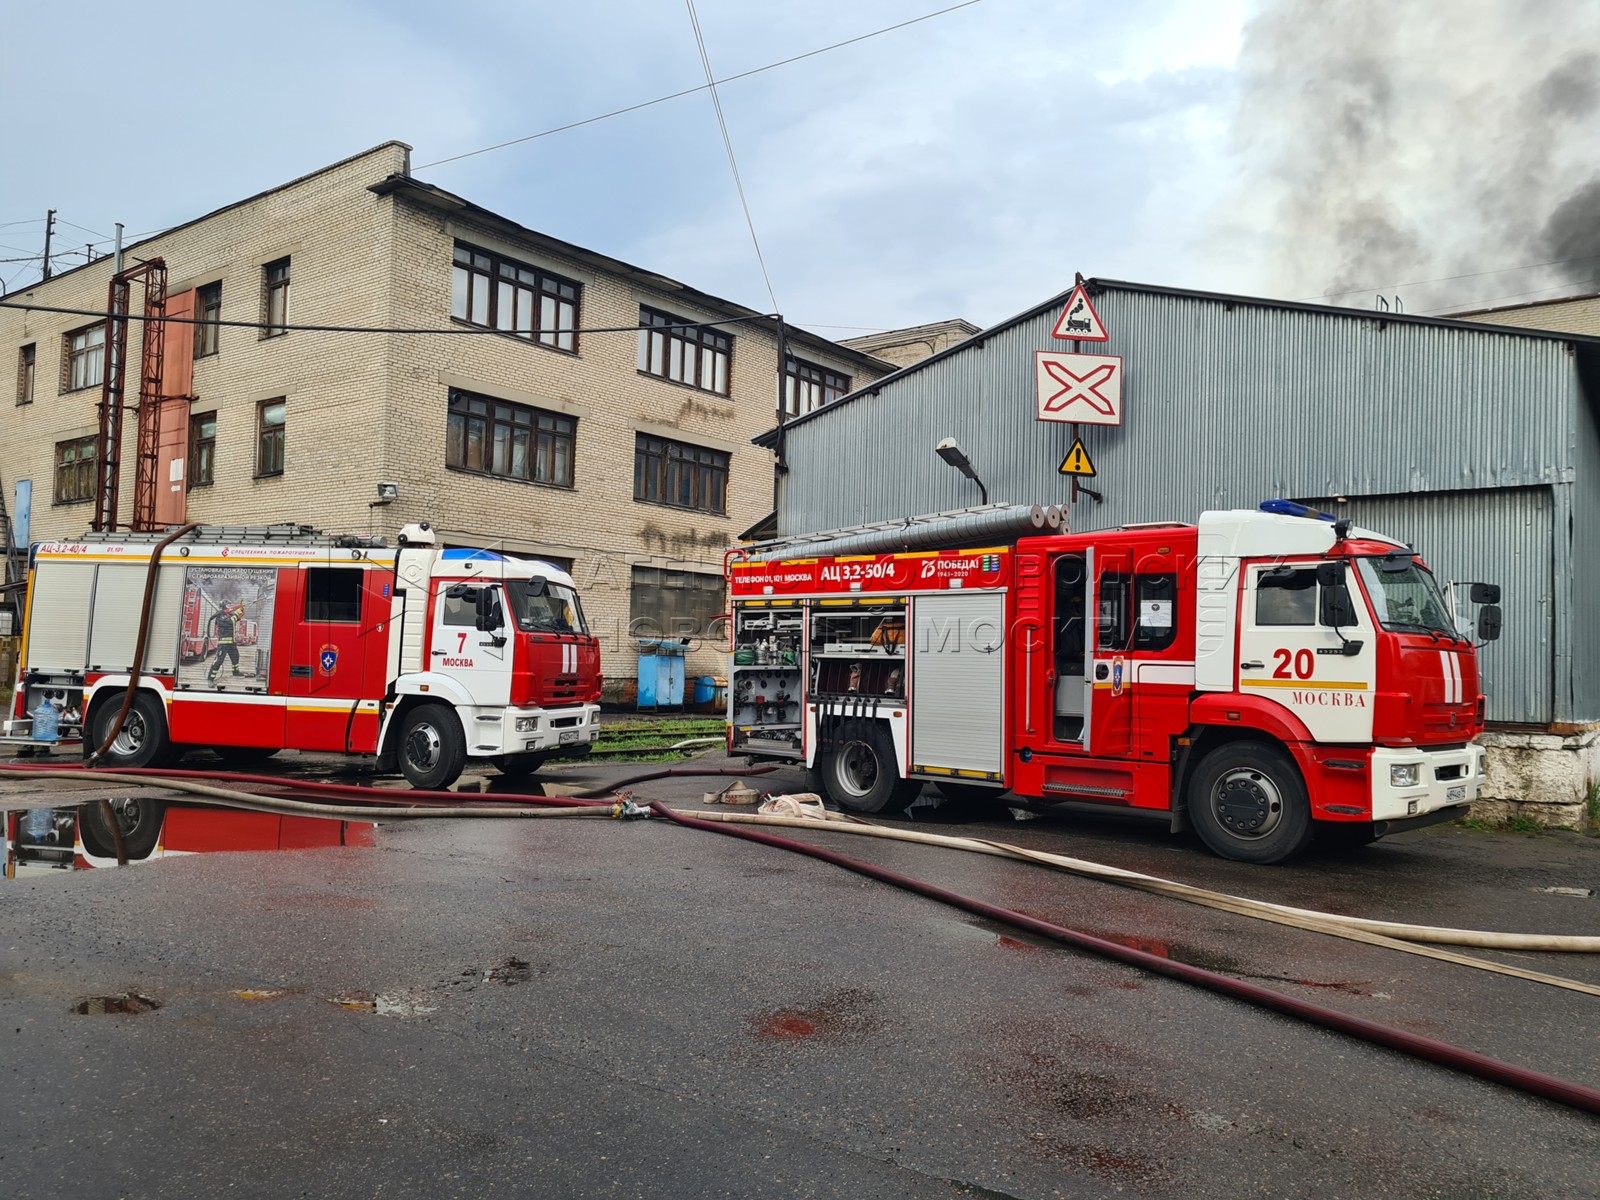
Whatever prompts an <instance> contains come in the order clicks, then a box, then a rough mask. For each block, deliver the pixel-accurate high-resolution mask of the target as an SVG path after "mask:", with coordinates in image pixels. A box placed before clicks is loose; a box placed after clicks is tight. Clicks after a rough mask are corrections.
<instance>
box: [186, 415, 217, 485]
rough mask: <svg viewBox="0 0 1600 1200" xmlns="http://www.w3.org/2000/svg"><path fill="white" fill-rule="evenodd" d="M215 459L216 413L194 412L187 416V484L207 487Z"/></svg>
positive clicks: (209, 483) (211, 476)
mask: <svg viewBox="0 0 1600 1200" xmlns="http://www.w3.org/2000/svg"><path fill="white" fill-rule="evenodd" d="M216 461H217V414H216V413H214V412H208V413H195V414H194V415H193V416H192V417H190V418H189V486H190V487H192V488H194V487H209V486H210V485H211V482H212V478H213V475H212V471H213V468H214V467H215V465H216Z"/></svg>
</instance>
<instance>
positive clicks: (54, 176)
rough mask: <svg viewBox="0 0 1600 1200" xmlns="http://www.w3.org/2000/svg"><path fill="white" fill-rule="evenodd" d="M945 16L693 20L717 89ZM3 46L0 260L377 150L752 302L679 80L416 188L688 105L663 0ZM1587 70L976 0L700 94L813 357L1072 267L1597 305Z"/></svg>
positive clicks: (985, 302)
mask: <svg viewBox="0 0 1600 1200" xmlns="http://www.w3.org/2000/svg"><path fill="white" fill-rule="evenodd" d="M951 3H954V0H866V2H865V3H860V2H858V3H853V4H843V3H834V2H830V0H696V12H697V13H698V17H699V23H700V27H701V30H702V32H703V35H704V39H705V47H706V53H707V55H708V56H709V59H710V63H711V66H712V68H713V70H714V72H715V74H716V76H717V77H718V78H719V79H721V78H725V77H727V76H730V75H735V74H738V73H741V72H745V71H749V70H751V69H753V68H759V67H762V66H765V65H766V64H769V63H773V62H776V61H778V60H781V59H785V58H790V57H792V56H795V55H798V54H804V53H806V52H809V51H812V50H817V49H820V48H822V47H825V46H828V45H830V44H832V43H835V42H840V41H843V40H845V39H849V38H855V37H859V36H861V35H863V34H869V33H872V32H873V31H875V30H879V29H883V28H885V27H888V26H892V25H896V24H898V23H900V22H904V21H908V20H911V19H912V18H916V17H920V16H924V15H926V14H929V13H933V12H936V11H937V10H939V9H941V8H944V7H948V5H949V4H951ZM1446 9H1448V17H1445V16H1443V15H1442V14H1444V12H1445V10H1446ZM1435 14H1441V15H1435ZM0 29H3V31H4V32H3V35H0V71H3V75H0V246H3V247H4V248H3V249H0V259H26V257H27V256H28V255H31V254H36V253H37V252H38V250H39V246H40V241H41V236H42V226H43V221H42V218H43V216H44V212H45V210H46V209H47V208H52V207H53V208H56V209H57V210H58V211H59V219H60V221H61V222H62V224H61V225H60V226H58V232H57V241H56V246H57V248H58V249H66V250H72V249H74V248H77V249H81V248H82V246H83V244H84V243H86V242H90V241H93V242H96V243H99V244H100V245H101V246H102V247H103V246H104V244H105V243H104V239H105V236H106V235H108V234H110V233H111V231H112V228H113V223H114V222H117V221H121V222H123V223H124V224H125V225H126V227H127V230H128V232H129V233H130V234H134V233H142V232H145V231H149V230H154V229H159V228H162V227H165V226H167V225H171V224H174V223H177V222H180V221H184V220H187V219H190V218H192V217H194V216H197V215H200V214H202V213H204V212H207V211H209V210H211V209H213V208H217V207H220V206H222V205H224V204H228V203H230V202H232V201H234V200H238V199H241V198H243V197H245V196H247V195H249V194H251V193H254V192H257V191H261V190H264V189H266V188H270V187H273V186H276V185H277V184H280V183H283V182H286V181H287V180H289V179H291V178H293V177H295V176H297V175H300V174H304V173H305V172H307V171H310V170H313V169H315V168H317V167H319V166H323V165H326V164H328V163H330V162H333V161H335V160H337V159H339V158H342V157H344V156H346V155H348V154H351V153H354V152H356V151H358V150H361V149H364V148H366V147H368V146H371V145H373V144H376V143H377V142H380V141H383V140H386V139H389V138H397V139H399V140H402V141H405V142H408V143H410V144H411V145H412V146H413V147H414V148H415V152H414V154H413V167H414V171H415V174H417V175H418V176H419V177H420V178H422V179H425V180H427V181H429V182H431V183H435V184H438V185H439V186H441V187H445V188H448V189H450V190H452V191H455V192H458V193H460V194H462V195H464V196H466V197H468V198H469V199H471V200H473V201H474V202H476V203H478V204H481V205H483V206H485V207H488V208H491V209H493V210H495V211H497V212H500V213H502V214H504V215H506V216H508V217H511V218H513V219H515V220H518V221H521V222H522V223H524V224H527V225H530V226H532V227H534V228H537V229H540V230H542V231H543V232H546V233H548V234H551V235H554V236H556V237H559V238H564V239H567V240H569V241H572V242H576V243H578V244H580V245H583V246H587V247H590V248H592V249H595V250H598V251H601V252H604V253H606V254H610V255H613V256H615V257H617V258H621V259H624V260H626V261H629V262H633V263H635V264H637V265H640V266H644V267H648V268H650V269H652V270H657V271H660V272H662V273H663V274H667V275H670V276H673V277H675V278H678V279H681V280H683V281H685V282H687V283H690V284H691V285H693V286H695V287H699V288H701V289H703V290H705V291H708V292H711V293H714V294H717V295H722V296H725V297H727V298H729V299H732V300H736V301H738V302H740V303H743V304H747V305H750V306H751V307H754V308H758V309H762V310H768V309H771V307H772V301H771V300H769V299H768V294H767V286H766V283H765V282H764V281H763V278H762V274H761V270H760V266H759V265H758V263H757V260H756V255H755V251H754V249H753V247H752V244H751V239H750V235H749V232H748V230H747V229H746V226H745V221H744V216H743V213H742V211H741V209H740V205H739V199H738V195H737V193H736V191H735V188H734V185H733V182H732V177H731V173H730V170H729V165H728V161H727V157H726V153H725V151H724V148H723V143H722V136H721V133H720V131H719V129H718V126H717V121H716V115H715V112H714V110H713V106H712V101H711V98H710V95H709V94H708V93H707V92H705V91H699V92H695V93H693V94H691V95H687V96H683V97H681V98H678V99H675V100H670V101H667V102H665V103H661V104H656V105H653V106H650V107H647V108H644V109H641V110H639V111H637V112H633V113H629V114H626V115H622V116H617V117H613V118H610V119H607V120H603V121H598V122H595V123H593V124H588V125H584V126H582V127H581V128H577V129H572V130H569V131H567V132H562V133H555V134H552V135H550V136H547V137H540V138H536V139H534V140H531V141H525V142H522V143H521V144H518V145H514V146H510V147H507V148H504V149H499V150H495V151H492V152H489V153H483V154H476V155H473V156H471V157H465V158H457V159H455V161H442V160H448V159H453V158H455V156H457V155H463V154H467V153H468V152H470V151H474V150H478V149H480V148H483V147H486V146H490V145H493V144H495V143H499V142H504V141H507V140H510V139H514V138H521V137H525V136H527V135H529V134H535V133H539V132H541V131H544V130H549V129H552V128H554V127H557V126H561V125H566V124H569V123H571V122H575V121H582V120H584V119H586V118H590V117H594V116H597V115H599V114H602V113H605V112H608V111H610V110H613V109H617V108H621V107H624V106H627V105H633V104H638V103H640V102H644V101H649V100H653V99H655V98H657V97H660V96H664V95H666V94H669V93H673V92H677V91H681V90H683V89H686V88H694V87H696V86H697V85H701V84H703V83H704V82H705V76H704V70H703V67H702V65H701V60H700V55H699V50H698V48H697V46H696V41H695V36H694V30H693V28H692V26H691V23H690V18H689V13H688V10H687V8H686V6H685V4H684V3H683V2H682V0H586V2H582V3H573V2H572V0H562V2H560V3H556V2H547V0H521V2H513V0H457V3H455V4H454V5H452V6H449V7H448V8H446V7H441V6H440V5H438V4H435V3H422V2H421V0H383V2H382V3H379V2H377V0H316V2H315V3H312V2H309V0H279V2H278V3H276V4H274V5H271V6H266V7H262V6H248V7H246V6H230V5H218V4H216V3H214V2H212V3H204V4H202V3H196V2H191V0H156V2H155V3H154V4H149V5H130V4H127V3H122V2H115V3H114V2H111V0H83V2H80V3H76V4H73V5H68V6H51V5H43V4H38V3H30V2H24V0H0ZM1596 51H1600V5H1591V4H1581V5H1580V4H1571V3H1564V2H1563V0H1452V3H1451V4H1449V5H1443V4H1437V5H1436V4H1432V3H1421V2H1420V0H1418V2H1417V3H1412V4H1392V3H1386V2H1382V0H1340V2H1339V3H1337V4H1332V3H1324V2H1318V0H1209V2H1207V3H1200V2H1198V0H1118V2H1115V3H1105V4H1101V5H1098V6H1092V5H1088V4H1084V3H1081V2H1079V3H1072V4H1068V3H1065V2H1058V0H980V2H978V3H975V4H970V5H967V6H963V7H960V8H959V9H957V10H955V11H951V12H946V13H944V14H942V15H939V16H936V17H933V18H932V19H929V20H926V21H922V22H919V23H917V24H913V25H910V26H908V27H905V28H901V29H898V30H894V31H892V32H888V33H884V34H883V35H882V36H877V37H871V38H868V39H866V40H864V41H861V42H858V43H856V44H854V45H849V46H845V47H843V48H840V49H835V50H831V51H828V52H827V53H823V54H820V55H817V56H815V57H811V58H807V59H805V60H804V61H801V62H796V63H793V64H791V65H787V66H781V67H778V68H776V69H773V70H770V71H765V72H762V73H760V74H756V75H753V76H750V77H748V78H744V79H739V80H735V81H731V82H728V83H726V84H725V85H723V86H721V87H720V88H719V89H718V91H719V95H720V97H721V100H722V107H723V111H724V113H725V115H726V119H727V124H728V131H729V135H730V137H731V139H732V143H733V147H734V150H735V152H736V155H737V160H738V164H739V170H740V174H741V177H742V179H743V183H744V187H745V191H746V194H747V196H748V200H749V206H750V211H751V216H752V219H753V221H754V225H755V230H756V233H757V235H758V236H759V238H760V242H761V246H762V250H763V252H764V254H765V258H766V264H767V268H768V272H769V274H770V277H771V282H772V288H773V291H774V292H775V294H776V298H777V306H778V308H779V310H781V311H782V312H783V313H784V314H785V315H786V316H788V317H789V318H790V319H791V320H793V321H795V322H797V323H799V324H803V325H807V326H809V327H811V328H815V329H817V330H818V331H819V332H823V333H827V334H830V335H832V336H835V337H847V336H850V335H851V334H852V333H853V332H862V331H866V330H871V329H879V328H885V327H894V326H900V325H911V324H920V323H923V322H927V321H935V320H941V319H944V318H948V317H956V316H961V317H966V318H967V319H969V320H972V321H975V322H978V323H979V324H990V323H993V322H995V321H998V320H1001V319H1003V318H1005V317H1007V316H1010V315H1011V314H1013V313H1015V312H1018V311H1021V310H1023V309H1025V308H1028V307H1030V306H1031V305H1033V304H1035V303H1037V302H1039V301H1040V300H1043V299H1045V298H1047V297H1049V296H1051V295H1053V294H1054V293H1056V292H1058V291H1061V290H1063V289H1064V288H1065V287H1068V286H1070V284H1071V282H1072V276H1073V272H1074V271H1082V272H1084V273H1085V274H1086V275H1102V276H1107V277H1111V278H1121V279H1134V280H1141V281H1146V282H1152V283H1163V284H1171V285H1176V286H1186V287H1198V288H1207V289H1215V290H1223V291H1242V292H1247V293H1255V294H1264V295H1278V296H1287V297H1291V298H1296V299H1299V298H1309V297H1313V296H1320V295H1324V294H1326V293H1329V292H1340V293H1342V294H1341V295H1340V296H1338V297H1337V298H1338V299H1339V300H1340V301H1341V302H1344V303H1354V304H1371V303H1372V302H1373V297H1372V293H1373V292H1375V291H1379V290H1381V291H1384V292H1387V293H1391V294H1402V293H1403V294H1404V295H1405V297H1406V299H1407V301H1408V302H1409V303H1408V305H1407V306H1408V308H1410V309H1411V310H1412V311H1419V310H1421V309H1423V308H1426V307H1432V308H1435V309H1437V308H1441V307H1450V306H1455V307H1467V306H1471V305H1474V304H1483V303H1508V302H1514V299H1508V297H1511V298H1526V299H1537V298H1542V297H1546V296H1553V295H1560V294H1563V289H1565V291H1581V290H1588V291H1593V290H1596V289H1597V288H1600V242H1597V241H1596V238H1597V236H1600V235H1597V234H1596V233H1595V230H1600V220H1590V219H1589V216H1590V215H1591V214H1590V210H1589V209H1588V208H1587V207H1586V205H1587V203H1588V201H1589V199H1591V198H1592V199H1593V200H1594V201H1596V207H1595V210H1594V212H1595V213H1596V214H1600V184H1595V183H1594V182H1592V181H1593V180H1594V179H1595V178H1596V174H1595V172H1596V171H1597V170H1600V142H1597V140H1596V133H1595V130H1596V128H1597V127H1600V122H1597V121H1596V120H1595V117H1596V115H1597V100H1600V97H1597V95H1596V91H1595V89H1596V86H1597V85H1596V80H1597V79H1600V70H1597V69H1596V66H1597V63H1600V59H1597V58H1595V57H1594V55H1595V53H1596ZM429 164H435V165H429ZM1586 187H1587V188H1588V189H1589V191H1587V192H1586V191H1585V188H1586ZM1591 192H1592V197H1591V195H1590V193H1591ZM1563 205H1565V209H1563ZM1589 251H1593V253H1586V252H1589ZM80 261H81V260H80ZM70 262H71V260H70V259H68V260H61V261H60V262H58V267H60V266H66V265H70ZM1508 268H1519V269H1518V270H1508ZM33 278H36V267H35V266H34V265H32V264H30V263H28V262H26V261H15V262H5V263H0V282H4V283H7V284H9V285H10V287H12V288H15V287H16V286H19V285H22V284H26V283H27V282H29V281H30V280H31V279H33ZM1441 280H1442V281H1441ZM1585 285H1588V286H1585Z"/></svg>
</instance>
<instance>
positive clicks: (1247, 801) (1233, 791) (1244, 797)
mask: <svg viewBox="0 0 1600 1200" xmlns="http://www.w3.org/2000/svg"><path fill="white" fill-rule="evenodd" d="M1211 809H1212V811H1213V812H1214V813H1216V816H1217V820H1218V821H1219V822H1221V824H1222V827H1223V828H1224V829H1226V830H1227V831H1228V832H1229V833H1231V834H1233V835H1234V836H1235V837H1240V838H1260V837H1266V836H1267V835H1268V834H1269V833H1271V832H1272V831H1273V830H1274V829H1276V828H1277V827H1278V822H1279V821H1280V820H1282V819H1283V794H1282V793H1281V792H1279V791H1278V787H1277V785H1276V784H1275V783H1273V781H1272V779H1271V777H1270V776H1268V775H1265V774H1263V773H1262V772H1261V771H1258V770H1255V769H1254V768H1251V767H1240V768H1238V769H1236V770H1232V771H1229V772H1228V773H1227V774H1226V775H1224V776H1223V777H1222V778H1221V779H1219V780H1218V781H1217V786H1216V787H1215V788H1214V789H1213V790H1212V793H1211Z"/></svg>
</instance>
